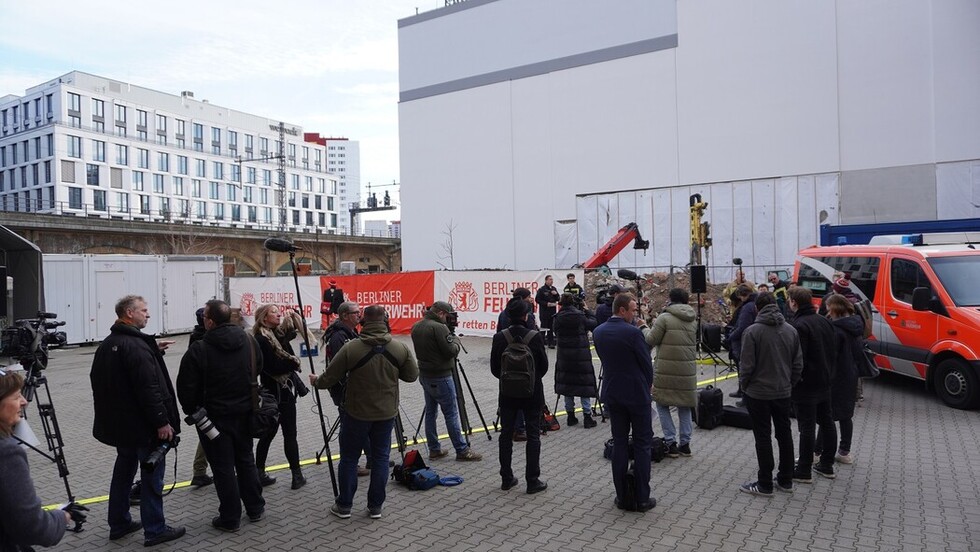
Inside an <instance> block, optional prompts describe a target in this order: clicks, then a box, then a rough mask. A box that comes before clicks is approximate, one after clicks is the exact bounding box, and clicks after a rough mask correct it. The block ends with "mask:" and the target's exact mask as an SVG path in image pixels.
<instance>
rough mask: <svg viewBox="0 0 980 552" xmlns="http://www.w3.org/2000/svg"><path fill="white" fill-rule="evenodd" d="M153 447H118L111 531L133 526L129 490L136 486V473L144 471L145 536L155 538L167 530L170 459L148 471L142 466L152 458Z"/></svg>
mask: <svg viewBox="0 0 980 552" xmlns="http://www.w3.org/2000/svg"><path fill="white" fill-rule="evenodd" d="M151 450H153V449H151V448H150V447H116V464H115V465H114V466H113V468H112V481H111V482H110V483H109V516H108V520H109V531H110V532H119V531H123V530H125V529H126V528H128V527H129V524H130V523H132V521H133V518H132V516H130V515H129V489H130V487H132V486H133V478H134V477H136V470H137V469H139V470H140V478H141V480H142V484H141V485H140V519H141V520H142V522H143V535H144V536H145V537H146V538H148V539H152V538H153V537H156V536H158V535H160V533H163V531H164V529H166V528H167V524H166V521H165V520H164V517H163V496H162V494H161V493H162V492H163V472H164V471H165V470H166V459H164V460H161V461H160V462H159V463H157V465H156V469H154V470H153V471H148V470H144V469H143V468H142V466H141V463H142V462H143V461H144V460H146V457H147V456H149V455H150V451H151Z"/></svg>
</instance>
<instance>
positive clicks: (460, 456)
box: [456, 448, 483, 462]
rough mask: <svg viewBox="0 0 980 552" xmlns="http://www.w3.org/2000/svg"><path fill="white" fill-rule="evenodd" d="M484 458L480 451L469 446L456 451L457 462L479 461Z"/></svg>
mask: <svg viewBox="0 0 980 552" xmlns="http://www.w3.org/2000/svg"><path fill="white" fill-rule="evenodd" d="M480 460H483V456H482V455H481V454H479V453H476V452H473V449H471V448H468V449H466V450H464V451H463V452H457V453H456V461H457V462H479V461H480Z"/></svg>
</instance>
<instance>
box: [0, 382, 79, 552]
mask: <svg viewBox="0 0 980 552" xmlns="http://www.w3.org/2000/svg"><path fill="white" fill-rule="evenodd" d="M23 385H24V378H23V376H21V375H20V374H18V373H16V372H6V371H4V370H2V369H0V473H2V474H3V482H2V483H0V511H2V512H3V514H2V516H3V519H2V520H0V550H31V545H40V546H54V545H56V544H58V541H60V540H61V537H63V536H64V535H65V528H66V526H67V525H68V524H69V523H70V522H71V516H70V515H69V514H68V512H65V511H62V510H52V511H49V512H46V511H44V510H43V509H41V501H40V499H38V497H37V493H35V492H34V482H33V481H31V470H30V467H29V466H28V464H27V453H25V452H24V449H23V448H22V447H21V446H20V444H18V443H17V440H16V439H13V438H12V437H11V435H13V433H14V426H16V425H17V424H18V423H20V411H21V410H22V409H23V408H24V407H25V406H26V405H27V401H26V400H24V396H23V395H21V394H20V390H21V387H23Z"/></svg>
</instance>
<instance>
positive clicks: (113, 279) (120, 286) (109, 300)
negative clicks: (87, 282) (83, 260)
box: [95, 270, 126, 339]
mask: <svg viewBox="0 0 980 552" xmlns="http://www.w3.org/2000/svg"><path fill="white" fill-rule="evenodd" d="M124 289H126V277H125V275H124V273H123V271H121V270H119V271H115V270H114V271H99V272H96V273H95V323H96V328H95V334H96V335H97V336H102V337H104V336H107V335H109V328H111V327H112V324H113V323H115V321H116V302H117V301H118V300H119V299H120V298H121V297H122V295H120V290H124ZM97 339H101V337H99V338H97Z"/></svg>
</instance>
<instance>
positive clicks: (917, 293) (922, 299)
mask: <svg viewBox="0 0 980 552" xmlns="http://www.w3.org/2000/svg"><path fill="white" fill-rule="evenodd" d="M931 301H932V290H930V289H929V288H927V287H917V288H915V289H913V290H912V310H916V311H927V310H929V306H930V305H929V303H930V302H931Z"/></svg>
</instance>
